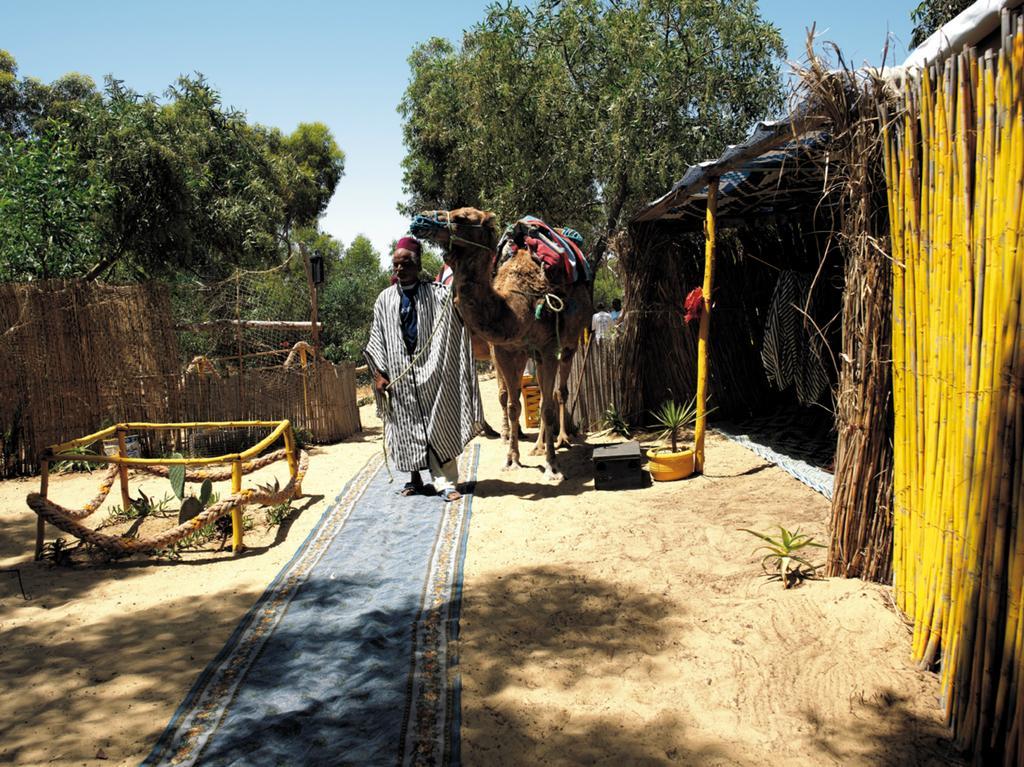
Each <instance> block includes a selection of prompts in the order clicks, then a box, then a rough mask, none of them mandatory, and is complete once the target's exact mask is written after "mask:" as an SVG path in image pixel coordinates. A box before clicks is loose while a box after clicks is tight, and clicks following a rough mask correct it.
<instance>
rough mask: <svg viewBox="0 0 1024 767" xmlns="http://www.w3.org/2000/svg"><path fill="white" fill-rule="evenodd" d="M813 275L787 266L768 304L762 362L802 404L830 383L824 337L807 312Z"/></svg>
mask: <svg viewBox="0 0 1024 767" xmlns="http://www.w3.org/2000/svg"><path fill="white" fill-rule="evenodd" d="M810 289H811V275H809V274H803V273H800V272H794V271H790V270H783V271H782V272H781V273H780V274H779V281H778V282H777V283H775V292H774V293H773V294H772V300H771V303H770V304H769V306H768V321H767V323H766V325H765V329H764V346H762V347H761V362H762V363H764V369H765V373H767V375H768V380H769V381H770V382H771V383H772V384H773V385H774V386H775V387H777V388H778V389H779V390H780V391H783V390H785V389H787V388H789V387H790V386H793V387H794V389H795V390H796V397H797V399H798V400H799V401H800V404H802V405H812V404H814V403H815V402H817V401H818V399H819V398H820V397H821V395H822V393H823V392H824V391H825V389H826V388H827V387H828V383H829V379H828V374H827V373H826V372H825V366H824V364H823V363H822V361H821V339H820V338H819V337H818V336H817V334H816V332H815V331H814V328H813V326H811V325H810V323H809V322H808V318H807V317H806V316H805V315H804V311H803V307H804V306H805V305H806V304H807V296H808V294H809V293H810Z"/></svg>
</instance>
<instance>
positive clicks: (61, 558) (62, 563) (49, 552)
mask: <svg viewBox="0 0 1024 767" xmlns="http://www.w3.org/2000/svg"><path fill="white" fill-rule="evenodd" d="M74 548H75V547H73V546H69V545H68V543H67V541H65V540H64V539H63V538H57V539H56V540H54V541H51V542H50V543H47V544H45V545H44V546H43V553H42V558H43V559H45V560H46V561H48V562H49V563H50V564H52V565H56V566H57V567H70V566H71V565H72V564H73V562H72V561H71V552H72V551H74Z"/></svg>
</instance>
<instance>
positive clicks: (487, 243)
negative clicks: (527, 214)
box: [409, 208, 498, 267]
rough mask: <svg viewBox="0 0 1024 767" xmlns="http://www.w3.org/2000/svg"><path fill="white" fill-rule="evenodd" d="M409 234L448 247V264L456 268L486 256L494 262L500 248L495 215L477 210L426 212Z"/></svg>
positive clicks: (446, 248) (413, 222) (414, 223)
mask: <svg viewBox="0 0 1024 767" xmlns="http://www.w3.org/2000/svg"><path fill="white" fill-rule="evenodd" d="M409 231H410V232H411V233H412V234H413V235H414V236H416V237H419V238H421V239H424V240H429V241H430V242H433V243H434V244H436V245H440V246H441V247H442V248H444V250H445V253H446V255H445V261H446V262H447V263H448V264H450V265H452V266H453V267H454V266H456V265H458V264H459V261H461V260H463V259H466V258H474V259H482V258H484V257H485V256H486V258H487V259H488V263H490V260H491V259H492V258H493V256H494V250H495V248H496V247H497V245H498V227H497V224H496V223H495V220H494V214H493V213H489V212H488V211H484V210H477V209H476V208H456V209H455V210H427V211H423V212H422V213H420V214H418V215H417V216H416V217H415V218H414V219H413V220H412V224H410V226H409Z"/></svg>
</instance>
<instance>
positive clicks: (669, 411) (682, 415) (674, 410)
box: [653, 398, 697, 453]
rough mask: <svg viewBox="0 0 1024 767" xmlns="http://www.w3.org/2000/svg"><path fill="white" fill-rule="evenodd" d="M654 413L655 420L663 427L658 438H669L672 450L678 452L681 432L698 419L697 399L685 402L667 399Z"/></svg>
mask: <svg viewBox="0 0 1024 767" xmlns="http://www.w3.org/2000/svg"><path fill="white" fill-rule="evenodd" d="M653 415H654V420H655V422H656V423H657V424H658V426H660V427H661V429H662V432H661V433H660V434H659V435H658V439H668V441H669V444H670V445H671V446H672V452H673V453H678V452H679V437H680V434H681V432H682V431H683V429H685V428H687V427H689V426H692V425H693V424H694V423H695V422H696V420H697V399H696V398H694V399H692V400H690V401H689V402H686V403H684V404H680V403H678V402H676V401H675V400H666V401H665V402H663V403H662V405H661V407H660V408H659V409H658V410H657V412H655V413H654V414H653Z"/></svg>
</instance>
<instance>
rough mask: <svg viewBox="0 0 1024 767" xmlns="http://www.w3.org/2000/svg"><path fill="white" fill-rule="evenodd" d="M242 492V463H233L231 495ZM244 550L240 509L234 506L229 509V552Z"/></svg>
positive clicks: (236, 552) (237, 552)
mask: <svg viewBox="0 0 1024 767" xmlns="http://www.w3.org/2000/svg"><path fill="white" fill-rule="evenodd" d="M241 490H242V462H241V461H234V462H233V463H232V464H231V494H232V495H236V494H237V493H239V492H241ZM244 550H245V544H244V543H243V542H242V507H241V506H239V505H235V506H232V507H231V551H232V552H234V553H235V554H239V553H241V552H242V551H244Z"/></svg>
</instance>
